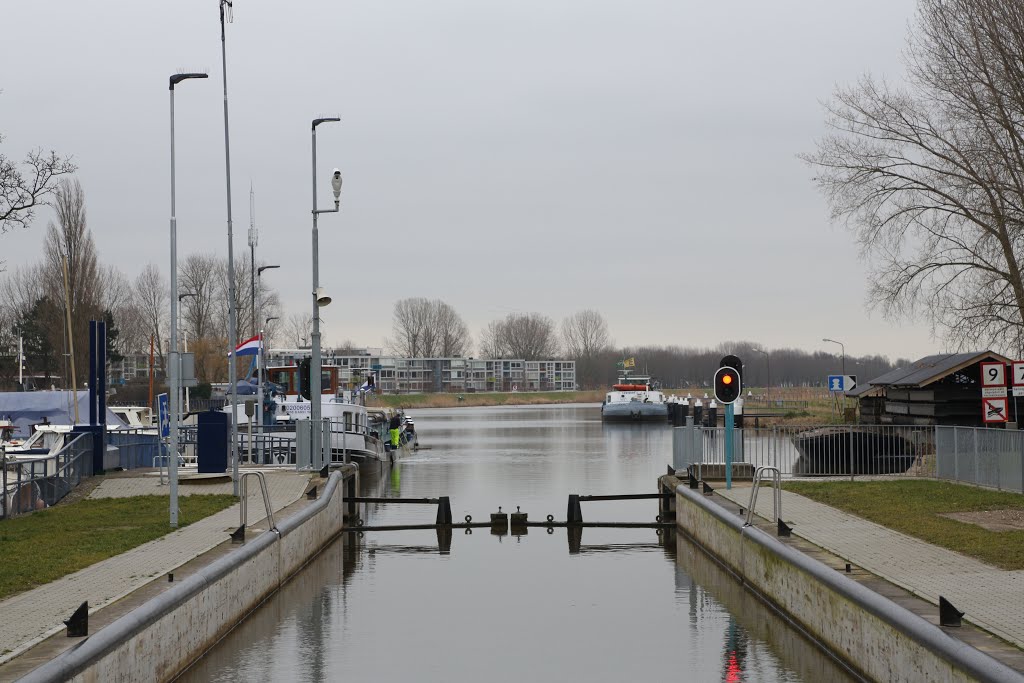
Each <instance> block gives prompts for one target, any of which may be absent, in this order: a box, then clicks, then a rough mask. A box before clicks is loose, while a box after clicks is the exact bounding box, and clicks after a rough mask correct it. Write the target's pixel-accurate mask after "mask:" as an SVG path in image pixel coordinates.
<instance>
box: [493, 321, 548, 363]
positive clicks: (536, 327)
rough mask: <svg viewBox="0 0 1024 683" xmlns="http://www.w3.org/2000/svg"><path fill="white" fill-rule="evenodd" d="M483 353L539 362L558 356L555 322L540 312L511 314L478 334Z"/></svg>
mask: <svg viewBox="0 0 1024 683" xmlns="http://www.w3.org/2000/svg"><path fill="white" fill-rule="evenodd" d="M481 346H482V351H483V350H486V351H487V352H488V353H486V354H485V355H487V356H491V357H494V358H522V359H524V360H541V359H544V358H554V357H555V356H557V355H558V338H557V335H556V333H555V323H554V321H553V320H551V318H549V317H547V316H546V315H541V314H540V313H510V314H509V315H507V316H505V318H504V319H503V320H498V321H493V322H491V323H490V324H489V325H488V326H487V328H486V329H485V330H484V332H483V334H482V335H481Z"/></svg>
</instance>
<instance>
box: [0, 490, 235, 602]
mask: <svg viewBox="0 0 1024 683" xmlns="http://www.w3.org/2000/svg"><path fill="white" fill-rule="evenodd" d="M179 500H180V504H179V505H180V510H179V515H178V520H179V524H180V525H181V526H186V525H188V524H190V523H192V522H195V521H197V520H200V519H202V518H204V517H208V516H209V515H212V514H213V513H215V512H219V511H221V510H223V509H225V508H227V507H230V506H231V505H233V504H234V503H235V498H234V496H222V495H218V496H207V495H192V496H182V497H181V498H180V499H179ZM167 510H168V498H167V497H166V496H138V497H135V498H103V499H99V500H83V501H79V502H77V503H74V504H71V505H65V506H57V507H53V508H50V509H48V510H40V511H39V512H35V513H33V514H30V515H25V516H22V517H14V518H12V519H7V520H3V521H0V599H3V598H5V597H8V596H10V595H12V594H14V593H19V592H21V591H24V590H28V589H30V588H35V587H36V586H40V585H42V584H44V583H48V582H50V581H53V580H55V579H59V578H60V577H62V576H65V575H67V574H71V573H72V572H76V571H78V570H79V569H83V568H85V567H88V566H89V565H91V564H95V563H96V562H99V561H100V560H105V559H107V558H108V557H113V556H114V555H120V554H121V553H123V552H127V551H128V550H131V549H132V548H134V547H136V546H140V545H142V544H143V543H147V542H149V541H152V540H153V539H155V538H159V537H161V536H163V535H165V534H167V533H169V532H170V531H171V528H170V527H169V526H168V512H167Z"/></svg>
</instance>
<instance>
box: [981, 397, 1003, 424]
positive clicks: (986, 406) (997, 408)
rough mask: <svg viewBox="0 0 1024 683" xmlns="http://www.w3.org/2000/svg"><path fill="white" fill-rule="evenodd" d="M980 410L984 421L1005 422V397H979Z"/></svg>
mask: <svg viewBox="0 0 1024 683" xmlns="http://www.w3.org/2000/svg"><path fill="white" fill-rule="evenodd" d="M981 410H982V419H983V420H985V422H1006V421H1007V419H1008V417H1007V415H1008V412H1007V406H1006V397H1003V398H983V399H981Z"/></svg>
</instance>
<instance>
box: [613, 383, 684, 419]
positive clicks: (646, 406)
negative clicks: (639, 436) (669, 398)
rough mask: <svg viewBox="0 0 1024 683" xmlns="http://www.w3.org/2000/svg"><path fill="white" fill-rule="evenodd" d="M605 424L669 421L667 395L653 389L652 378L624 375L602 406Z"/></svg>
mask: <svg viewBox="0 0 1024 683" xmlns="http://www.w3.org/2000/svg"><path fill="white" fill-rule="evenodd" d="M601 419H602V420H604V421H605V422H653V421H657V420H661V421H662V422H664V421H665V420H667V419H668V404H667V403H666V400H665V394H663V393H661V392H660V391H657V390H655V389H652V388H651V378H650V377H647V376H644V375H633V376H629V375H624V376H622V377H620V378H619V381H618V383H617V384H615V385H614V386H613V387H612V391H609V392H608V393H607V394H606V395H605V397H604V402H603V403H602V404H601Z"/></svg>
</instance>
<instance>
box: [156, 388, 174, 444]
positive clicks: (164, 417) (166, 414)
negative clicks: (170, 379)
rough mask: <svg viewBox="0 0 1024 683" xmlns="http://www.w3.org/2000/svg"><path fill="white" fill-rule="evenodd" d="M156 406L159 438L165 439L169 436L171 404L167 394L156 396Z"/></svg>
mask: <svg viewBox="0 0 1024 683" xmlns="http://www.w3.org/2000/svg"><path fill="white" fill-rule="evenodd" d="M156 405H157V414H158V415H159V417H160V436H161V437H163V438H165V439H166V438H168V437H169V436H170V435H171V402H170V399H168V398H167V394H160V395H159V396H157V397H156Z"/></svg>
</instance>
